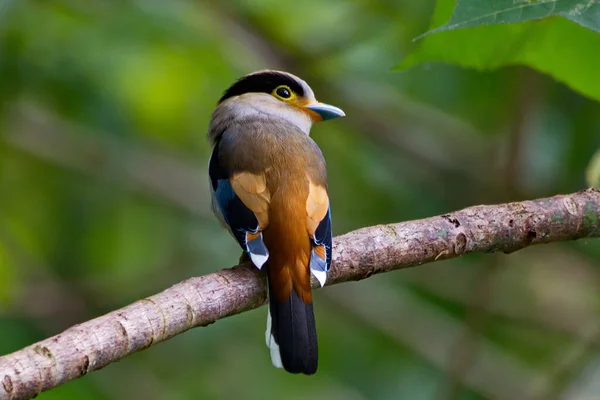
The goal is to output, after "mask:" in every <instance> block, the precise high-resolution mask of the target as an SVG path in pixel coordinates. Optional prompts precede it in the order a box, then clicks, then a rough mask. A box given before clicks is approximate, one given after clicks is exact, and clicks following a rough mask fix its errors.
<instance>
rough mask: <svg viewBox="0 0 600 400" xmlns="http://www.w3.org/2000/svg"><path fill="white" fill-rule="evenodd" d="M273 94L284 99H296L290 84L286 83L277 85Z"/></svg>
mask: <svg viewBox="0 0 600 400" xmlns="http://www.w3.org/2000/svg"><path fill="white" fill-rule="evenodd" d="M272 94H273V96H275V97H277V98H278V99H280V100H283V101H290V100H293V99H294V92H293V91H292V89H290V88H289V86H286V85H281V86H277V87H276V88H275V90H273V93H272Z"/></svg>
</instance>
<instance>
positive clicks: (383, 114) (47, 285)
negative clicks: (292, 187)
mask: <svg viewBox="0 0 600 400" xmlns="http://www.w3.org/2000/svg"><path fill="white" fill-rule="evenodd" d="M453 4H454V3H453V2H450V1H444V0H440V2H439V4H438V7H437V8H436V9H435V16H434V17H433V22H432V23H431V24H430V20H431V16H432V15H433V14H434V7H435V4H434V1H433V0H427V1H422V0H421V1H409V0H406V1H400V2H391V1H357V2H345V1H341V0H332V1H330V2H327V3H325V2H320V1H316V0H310V1H306V2H303V3H299V2H293V3H292V2H281V1H275V0H260V1H253V2H209V1H192V0H187V1H186V0H173V1H170V2H166V1H158V0H123V1H119V2H113V1H102V2H101V1H94V2H81V1H76V0H55V1H52V2H49V1H42V0H29V1H20V2H19V1H9V2H7V1H5V2H3V3H0V327H1V329H0V353H1V354H5V353H8V352H11V351H14V350H17V349H19V348H21V347H23V346H26V345H28V344H30V343H32V342H34V341H36V340H40V339H42V338H45V337H47V336H50V335H54V334H56V333H59V332H60V331H62V330H64V329H65V328H67V327H69V326H70V325H72V324H75V323H78V322H82V321H85V320H88V319H90V318H93V317H95V316H98V315H100V314H102V313H105V312H108V311H111V310H113V309H116V308H118V307H121V306H123V305H126V304H128V303H129V302H131V301H135V300H137V299H139V298H142V297H145V296H148V295H151V294H153V293H156V292H158V291H160V290H162V289H164V288H166V287H168V286H170V285H171V284H174V283H176V282H178V281H180V280H183V279H186V278H188V277H190V276H194V275H201V274H206V273H209V272H212V271H215V270H217V269H219V268H223V267H228V266H231V265H233V264H235V263H236V261H237V257H238V253H239V251H238V248H237V245H236V244H235V243H234V241H233V240H232V239H231V238H230V237H229V236H228V234H227V233H226V232H225V231H223V230H222V229H221V228H220V226H219V224H218V222H217V221H216V219H214V218H213V217H212V215H211V214H210V210H209V204H208V194H207V190H206V189H207V187H208V184H207V177H206V163H207V160H208V156H209V154H210V149H209V148H208V144H207V142H206V140H205V132H206V128H207V125H208V121H209V118H210V113H211V111H212V109H213V107H214V105H215V102H216V101H217V99H218V98H219V96H220V94H221V92H222V91H223V90H224V89H225V88H226V87H227V86H228V85H230V84H231V83H232V82H233V81H234V80H235V79H236V78H238V77H239V76H241V75H244V74H246V73H249V72H251V71H254V70H257V69H261V68H278V69H285V70H288V71H290V72H292V73H295V74H297V75H299V76H301V77H302V78H304V79H305V80H307V81H308V83H309V84H310V85H311V86H312V87H313V89H314V90H315V92H316V94H317V96H318V98H319V99H321V100H323V101H326V102H328V103H331V104H335V105H338V106H340V107H342V108H343V109H344V110H345V111H346V113H347V115H348V116H347V117H346V118H344V119H343V120H340V121H336V122H335V123H327V124H322V125H318V126H316V127H315V128H314V129H313V137H314V138H315V140H316V141H317V142H318V143H319V145H320V146H321V148H322V149H323V152H324V153H325V156H326V158H327V161H328V168H329V182H330V192H331V193H330V196H331V201H332V209H333V217H334V233H335V234H341V233H344V232H347V231H349V230H352V229H356V228H359V227H363V226H368V225H374V224H378V223H387V222H396V221H402V220H408V219H415V218H422V217H426V216H431V215H436V214H440V213H444V212H448V211H451V210H453V209H457V208H461V207H466V206H470V205H474V204H479V203H495V202H504V201H510V200H520V199H529V198H536V197H541V196H550V195H553V194H557V193H566V192H572V191H577V190H580V189H582V188H583V187H585V186H586V175H585V174H586V167H587V165H588V163H589V162H590V159H591V158H592V155H593V154H594V153H595V152H596V151H597V149H598V148H600V104H599V103H598V102H596V101H593V100H592V99H593V98H595V99H598V98H600V97H599V96H600V89H599V88H598V86H597V85H598V84H599V83H598V82H599V81H598V79H596V70H598V57H599V56H598V52H597V47H598V46H597V42H598V40H600V36H599V35H598V33H595V32H592V31H591V30H586V29H585V28H583V27H581V26H579V25H576V24H575V23H572V22H569V21H566V20H561V19H547V20H542V21H536V22H526V23H523V24H519V25H498V26H485V27H473V28H468V29H466V30H460V31H452V32H441V33H437V34H432V35H431V36H428V37H426V38H424V39H422V40H421V41H417V42H413V39H414V38H415V37H417V36H419V35H420V34H422V33H423V32H425V31H426V30H427V28H428V27H429V26H432V27H437V26H440V25H441V24H443V23H444V22H446V21H447V20H448V19H449V18H450V15H451V12H452V6H453ZM519 44H521V45H522V48H521V51H520V52H519V53H514V52H512V51H511V50H512V49H513V48H514V46H517V45H519ZM402 60H406V61H405V64H404V66H406V67H407V66H412V68H410V69H406V70H404V71H403V72H394V71H392V70H391V67H393V66H394V65H397V64H398V63H399V62H400V61H402ZM431 61H443V62H447V63H451V64H456V65H458V66H456V65H449V64H438V63H430V62H431ZM517 64H519V65H526V66H529V67H532V68H533V69H529V68H527V67H523V66H517ZM501 66H505V67H504V68H500V69H495V68H498V67H501ZM506 66H508V67H506ZM462 67H469V68H475V69H477V70H478V71H474V70H471V69H465V68H462ZM492 68H494V69H495V70H493V71H491V69H492ZM536 70H537V71H541V72H545V73H547V74H549V76H546V75H542V74H541V73H539V72H536ZM552 77H554V78H556V80H557V81H560V82H565V83H566V84H567V85H568V86H569V87H571V88H573V89H575V91H573V90H571V89H569V87H566V86H563V85H562V84H560V83H557V82H556V81H555V80H553V79H552ZM578 92H579V93H583V94H584V95H587V97H586V96H582V95H581V94H579V93H578ZM599 266H600V243H599V241H598V239H590V240H582V241H579V242H575V243H563V244H556V245H551V246H544V247H539V248H531V249H527V250H524V251H521V252H518V253H515V254H512V255H510V256H505V255H485V256H482V255H475V256H469V257H463V258H461V259H457V260H452V261H445V262H443V263H436V264H432V265H427V266H422V267H419V268H415V269H412V270H406V271H402V272H395V273H389V274H385V276H376V277H372V278H370V279H368V280H365V281H363V282H359V283H356V284H344V285H340V286H339V287H332V288H326V289H323V290H319V291H317V292H316V295H315V296H316V314H317V315H316V317H317V321H318V330H319V339H320V355H321V361H320V364H321V365H320V369H319V373H318V374H317V375H316V376H314V377H310V378H307V377H298V376H290V375H287V374H284V373H282V372H281V371H279V370H275V369H274V368H272V366H271V364H270V361H269V356H268V351H267V349H266V347H265V346H264V340H263V339H262V338H263V329H264V325H265V316H266V310H265V309H260V310H257V311H254V312H248V313H244V314H242V315H239V316H236V317H233V318H229V319H226V320H223V321H219V322H218V323H216V324H214V325H211V326H210V327H207V328H201V329H195V330H193V331H191V332H188V333H186V334H183V335H180V336H178V337H176V338H173V339H171V340H170V341H168V342H166V343H163V344H160V345H156V346H153V347H152V348H150V349H147V350H146V351H143V352H141V353H138V354H135V355H133V356H131V357H128V358H127V359H126V360H124V361H122V362H120V363H115V364H113V365H111V366H109V367H107V368H105V369H103V370H102V371H98V372H94V373H92V374H89V375H88V376H86V377H84V378H82V379H80V380H77V381H74V382H71V383H68V384H66V385H64V386H61V387H59V388H57V389H55V390H52V391H49V392H47V393H44V394H42V395H41V396H40V397H41V398H42V399H52V398H55V399H69V398H74V399H75V398H86V399H87V398H89V399H96V398H97V399H121V398H134V399H137V398H144V399H164V398H169V399H188V398H248V399H254V398H256V399H264V398H286V399H294V398H298V399H300V398H302V399H303V398H307V397H310V398H315V399H336V398H337V399H371V398H376V399H398V398H406V399H430V398H460V399H481V398H515V397H514V396H513V397H511V395H515V394H517V395H518V394H520V395H523V396H524V395H525V394H531V393H535V394H536V395H538V396H539V398H551V397H552V396H559V395H564V396H566V397H567V398H583V397H585V396H586V395H594V394H595V393H596V392H594V388H595V386H594V379H596V378H597V376H598V374H600V370H598V356H599V353H598V348H599V344H600V342H599V341H598V337H599V335H598V333H599V332H600V319H599V316H600V308H599V307H600V302H599V300H600V299H599V296H598V285H599V283H600V275H599V272H600V271H599ZM578 396H579V397H578ZM522 398H524V397H522Z"/></svg>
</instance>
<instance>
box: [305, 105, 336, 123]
mask: <svg viewBox="0 0 600 400" xmlns="http://www.w3.org/2000/svg"><path fill="white" fill-rule="evenodd" d="M305 107H306V109H308V110H311V111H314V112H316V113H317V114H319V116H320V117H321V119H322V120H323V121H327V120H328V119H334V118H339V117H345V116H346V114H345V113H344V111H342V109H341V108H337V107H334V106H331V105H329V104H325V103H315V104H310V105H308V106H305Z"/></svg>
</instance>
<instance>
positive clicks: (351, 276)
mask: <svg viewBox="0 0 600 400" xmlns="http://www.w3.org/2000/svg"><path fill="white" fill-rule="evenodd" d="M598 237H600V191H599V190H594V189H588V190H584V191H581V192H578V193H574V194H570V195H560V196H554V197H551V198H545V199H538V200H532V201H524V202H516V203H508V204H501V205H495V206H475V207H469V208H466V209H463V210H460V211H457V212H454V213H450V214H445V215H441V216H437V217H431V218H426V219H421V220H416V221H408V222H402V223H397V224H390V225H378V226H373V227H368V228H363V229H359V230H356V231H354V232H350V233H348V234H345V235H342V236H338V237H336V238H335V240H334V249H333V265H332V270H331V271H330V274H329V277H328V281H327V284H328V285H331V284H335V283H340V282H345V281H352V280H360V279H364V278H368V277H369V276H371V275H373V274H376V273H381V272H387V271H391V270H394V269H399V268H405V267H411V266H416V265H421V264H424V263H428V262H432V261H437V260H443V259H448V258H453V257H457V256H459V255H462V254H467V253H474V252H484V253H491V252H496V251H501V252H504V253H511V252H513V251H516V250H519V249H522V248H524V247H527V246H531V245H535V244H541V243H550V242H558V241H565V240H575V239H581V238H598ZM313 283H314V284H316V282H313ZM265 296H266V292H265V282H264V280H263V278H262V276H261V275H260V273H259V272H258V271H256V269H255V268H253V267H252V266H251V265H247V264H246V265H239V266H236V267H233V268H229V269H223V270H221V271H218V272H215V273H212V274H209V275H205V276H201V277H197V278H191V279H188V280H186V281H183V282H181V283H178V284H176V285H174V286H172V287H171V288H169V289H167V290H165V291H163V292H161V293H159V294H156V295H154V296H150V297H148V298H146V299H143V300H140V301H137V302H135V303H133V304H131V305H129V306H126V307H123V308H121V309H120V310H116V311H113V312H111V313H109V314H106V315H104V316H101V317H98V318H96V319H93V320H91V321H87V322H84V323H82V324H79V325H75V326H73V327H71V328H69V329H67V330H66V331H64V332H62V333H60V334H59V335H56V336H54V337H51V338H48V339H45V340H42V341H40V342H38V343H35V344H32V345H31V346H28V347H26V348H24V349H21V350H18V351H16V352H14V353H12V354H8V355H5V356H2V357H0V382H1V383H2V384H1V385H0V399H27V398H31V397H34V396H36V395H37V394H39V393H40V392H42V391H44V390H48V389H51V388H53V387H56V386H58V385H60V384H62V383H65V382H67V381H70V380H72V379H76V378H78V377H80V376H83V375H85V374H87V373H88V372H90V371H94V370H97V369H99V368H102V367H105V366H106V365H108V364H110V363H112V362H115V361H117V360H119V359H121V358H123V357H126V356H127V355H129V354H131V353H133V352H135V351H139V350H142V349H144V348H147V347H149V346H151V345H152V344H153V343H156V342H160V341H163V340H166V339H169V338H171V337H173V336H175V335H178V334H180V333H182V332H185V331H187V330H188V329H190V328H193V327H196V326H206V325H209V324H212V323H213V322H215V321H217V320H219V319H221V318H225V317H227V316H230V315H234V314H238V313H241V312H243V311H246V310H250V309H253V308H257V307H260V306H261V305H263V304H264V303H265V300H266V297H265Z"/></svg>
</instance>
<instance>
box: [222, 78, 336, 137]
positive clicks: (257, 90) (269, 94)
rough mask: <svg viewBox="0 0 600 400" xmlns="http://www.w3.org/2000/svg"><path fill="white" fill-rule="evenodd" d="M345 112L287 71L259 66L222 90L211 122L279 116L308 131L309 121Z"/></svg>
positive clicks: (331, 117)
mask: <svg viewBox="0 0 600 400" xmlns="http://www.w3.org/2000/svg"><path fill="white" fill-rule="evenodd" d="M343 116H345V114H344V112H343V111H342V110H341V109H340V108H338V107H334V106H332V105H329V104H325V103H321V102H319V101H317V99H316V98H315V94H314V93H313V91H312V89H311V88H310V86H308V84H307V83H306V82H304V81H303V80H302V79H300V78H298V77H297V76H295V75H292V74H290V73H288V72H283V71H274V70H262V71H257V72H254V73H251V74H249V75H246V76H244V77H242V78H240V79H238V80H237V81H236V82H235V83H234V84H233V85H231V87H229V88H228V89H227V90H226V91H225V92H224V93H223V96H222V97H221V99H220V100H219V102H218V104H217V108H216V109H215V112H214V113H213V123H215V122H216V123H219V122H220V121H231V120H235V119H240V120H242V119H244V118H253V117H259V118H274V119H282V120H285V121H287V122H289V123H292V124H294V125H296V126H297V127H298V128H300V129H301V130H302V131H303V132H305V133H306V134H309V132H310V128H311V126H312V124H313V123H315V122H320V121H325V120H328V119H333V118H338V117H343Z"/></svg>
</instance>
